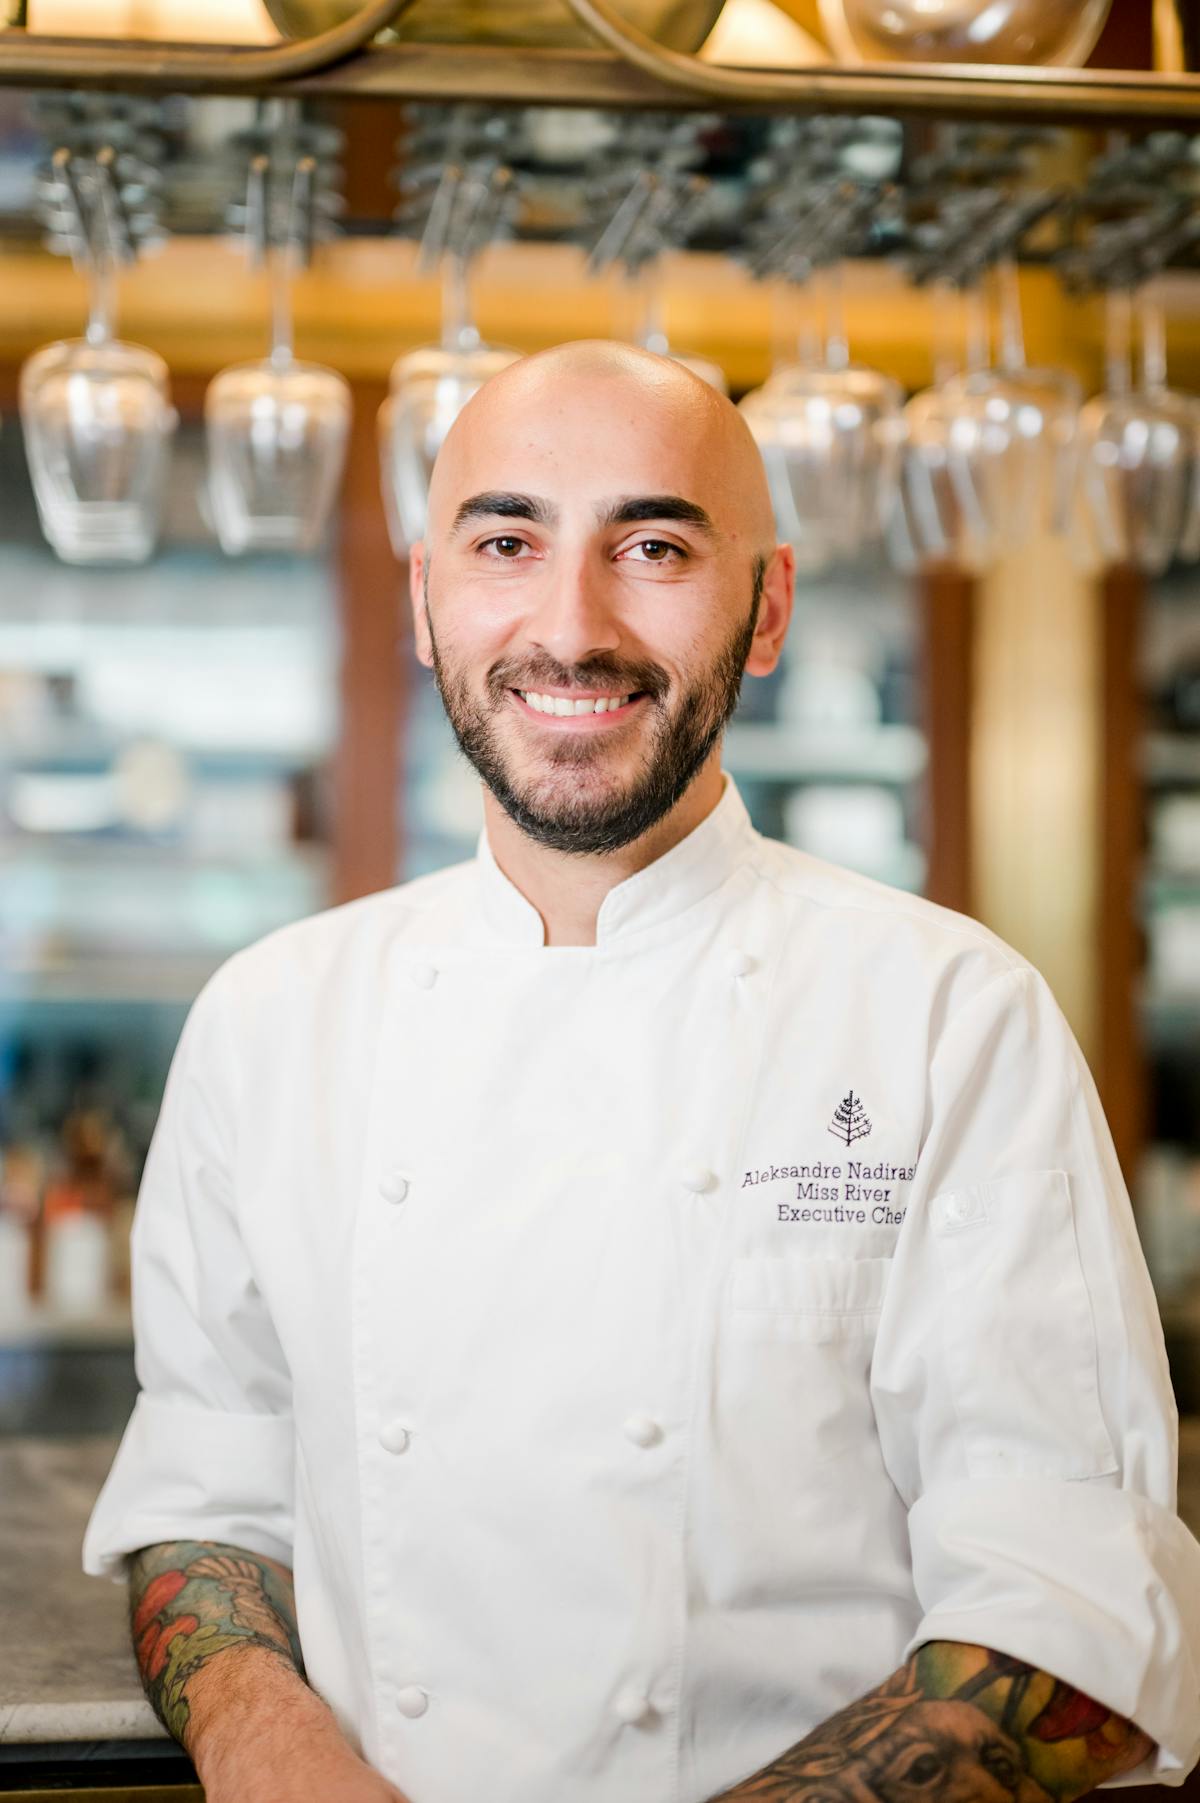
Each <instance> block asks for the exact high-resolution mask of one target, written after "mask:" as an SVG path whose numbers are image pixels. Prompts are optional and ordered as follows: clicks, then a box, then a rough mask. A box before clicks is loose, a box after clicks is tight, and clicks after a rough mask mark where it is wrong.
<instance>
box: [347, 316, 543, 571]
mask: <svg viewBox="0 0 1200 1803" xmlns="http://www.w3.org/2000/svg"><path fill="white" fill-rule="evenodd" d="M520 355H521V353H520V351H514V350H506V349H504V348H503V347H501V346H499V345H494V344H475V345H468V346H463V347H462V348H454V347H447V346H442V345H423V346H421V347H420V348H419V349H417V350H414V351H409V352H408V353H407V354H406V355H405V356H403V357H400V358H398V359H397V361H396V363H395V364H394V365H393V367H392V373H391V381H390V392H389V394H388V397H387V399H386V400H385V401H384V403H383V405H382V407H381V408H380V409H379V422H378V429H379V460H380V474H381V478H382V487H383V504H384V511H385V513H386V515H387V524H388V536H389V537H390V539H391V542H392V549H393V550H394V552H395V554H396V556H397V557H398V558H401V559H403V558H406V557H407V556H408V554H409V551H410V550H411V548H412V546H413V545H414V544H416V542H417V540H418V539H420V538H422V537H423V536H424V532H425V518H426V510H427V508H428V504H429V480H430V477H431V475H432V473H433V464H434V459H435V458H436V456H437V454H438V452H439V451H440V450H441V448H442V443H443V441H444V439H445V437H446V434H447V432H449V430H450V428H451V426H452V425H453V424H454V422H455V420H456V419H457V418H458V416H459V414H460V413H461V412H462V410H463V408H464V407H465V406H466V404H467V402H468V401H469V400H470V399H471V397H472V395H474V394H476V393H477V392H478V391H479V389H481V388H482V387H483V385H484V383H485V382H486V381H488V380H489V379H490V378H491V377H492V376H494V375H496V374H498V372H499V371H500V370H502V369H507V368H508V366H509V364H510V363H515V362H517V360H518V359H519V357H520Z"/></svg>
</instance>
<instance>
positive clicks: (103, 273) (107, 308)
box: [87, 248, 116, 344]
mask: <svg viewBox="0 0 1200 1803" xmlns="http://www.w3.org/2000/svg"><path fill="white" fill-rule="evenodd" d="M115 288H116V270H115V269H114V267H113V262H112V258H111V257H109V256H108V255H107V254H106V253H105V252H104V251H103V250H101V249H98V248H96V249H93V251H92V255H91V259H90V261H89V263H88V322H87V341H88V343H89V344H107V343H108V341H109V339H110V338H111V337H112V325H113V307H114V299H115V295H114V290H115Z"/></svg>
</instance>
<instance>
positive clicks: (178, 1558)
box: [129, 1540, 304, 1742]
mask: <svg viewBox="0 0 1200 1803" xmlns="http://www.w3.org/2000/svg"><path fill="white" fill-rule="evenodd" d="M129 1626H130V1632H131V1634H132V1636H133V1646H134V1652H135V1654H136V1656H137V1662H138V1669H139V1671H140V1672H141V1675H142V1684H143V1686H144V1687H145V1691H146V1695H147V1696H148V1697H149V1699H150V1702H151V1703H152V1705H153V1707H154V1713H155V1714H156V1715H157V1716H158V1718H159V1720H160V1721H161V1722H162V1725H163V1727H164V1728H165V1729H166V1730H167V1732H168V1734H172V1735H174V1737H175V1739H176V1740H178V1741H180V1742H182V1741H183V1738H184V1730H185V1729H186V1727H187V1723H188V1714H189V1711H188V1700H187V1687H188V1682H189V1680H190V1679H191V1678H192V1677H194V1675H195V1674H196V1672H197V1671H199V1669H200V1667H201V1666H202V1665H204V1664H205V1663H206V1662H207V1661H208V1660H209V1659H214V1658H215V1657H216V1656H217V1654H218V1653H222V1652H224V1650H225V1648H226V1647H231V1646H247V1645H251V1646H260V1647H265V1648H266V1649H267V1650H268V1651H270V1652H273V1653H275V1654H276V1655H277V1656H278V1657H279V1659H280V1660H282V1661H283V1662H284V1663H285V1664H286V1665H288V1666H289V1667H293V1668H294V1669H295V1670H296V1672H297V1673H298V1674H299V1675H300V1676H301V1677H303V1675H304V1662H303V1658H302V1656H301V1652H300V1640H299V1636H298V1635H297V1632H296V1602H295V1596H294V1593H293V1590H292V1574H291V1572H290V1571H288V1569H287V1567H286V1566H284V1565H280V1564H278V1563H277V1561H276V1560H274V1559H268V1558H264V1557H263V1556H262V1554H260V1553H250V1552H247V1551H246V1550H245V1549H244V1548H243V1547H239V1546H219V1545H215V1544H213V1543H211V1542H206V1541H202V1540H173V1541H167V1542H164V1543H163V1544H162V1545H161V1546H148V1547H143V1549H142V1551H141V1552H139V1553H135V1554H134V1556H133V1558H132V1560H131V1561H130V1567H129Z"/></svg>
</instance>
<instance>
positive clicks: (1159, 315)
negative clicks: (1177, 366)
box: [1138, 288, 1167, 394]
mask: <svg viewBox="0 0 1200 1803" xmlns="http://www.w3.org/2000/svg"><path fill="white" fill-rule="evenodd" d="M1138 311H1139V314H1140V324H1141V328H1142V388H1143V390H1144V391H1145V392H1146V393H1147V394H1149V393H1151V392H1153V391H1154V390H1155V389H1161V388H1165V387H1166V385H1167V327H1166V319H1165V316H1164V312H1163V304H1162V302H1161V301H1160V300H1155V299H1153V298H1152V297H1151V295H1150V293H1149V291H1148V290H1147V289H1145V288H1143V289H1142V293H1141V298H1140V301H1139V305H1138Z"/></svg>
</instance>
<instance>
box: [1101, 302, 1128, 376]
mask: <svg viewBox="0 0 1200 1803" xmlns="http://www.w3.org/2000/svg"><path fill="white" fill-rule="evenodd" d="M1131 310H1132V297H1131V295H1130V292H1129V290H1128V288H1110V289H1109V290H1108V293H1107V294H1106V295H1105V297H1104V368H1105V386H1106V387H1107V389H1108V392H1109V394H1128V393H1129V343H1130V313H1131Z"/></svg>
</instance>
